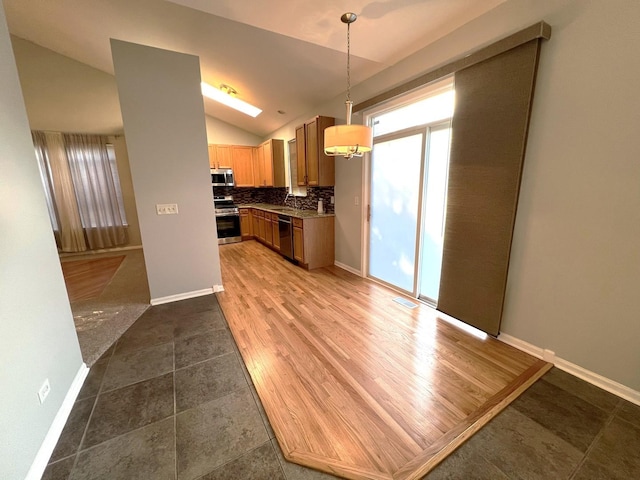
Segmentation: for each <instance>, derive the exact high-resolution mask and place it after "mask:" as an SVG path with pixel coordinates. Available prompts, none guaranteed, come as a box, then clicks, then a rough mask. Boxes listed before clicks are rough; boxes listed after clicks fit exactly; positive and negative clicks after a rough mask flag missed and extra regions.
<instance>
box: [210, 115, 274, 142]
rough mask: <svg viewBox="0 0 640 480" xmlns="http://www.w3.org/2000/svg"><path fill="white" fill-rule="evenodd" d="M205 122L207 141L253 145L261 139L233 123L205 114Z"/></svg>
mask: <svg viewBox="0 0 640 480" xmlns="http://www.w3.org/2000/svg"><path fill="white" fill-rule="evenodd" d="M205 121H206V122H207V143H219V144H222V145H248V146H250V147H253V146H255V145H260V143H261V142H262V139H261V138H260V137H259V136H257V135H254V134H253V133H249V132H247V131H245V130H242V129H240V128H238V127H234V126H233V125H229V124H228V123H225V122H223V121H222V120H218V119H217V118H214V117H210V116H209V115H205Z"/></svg>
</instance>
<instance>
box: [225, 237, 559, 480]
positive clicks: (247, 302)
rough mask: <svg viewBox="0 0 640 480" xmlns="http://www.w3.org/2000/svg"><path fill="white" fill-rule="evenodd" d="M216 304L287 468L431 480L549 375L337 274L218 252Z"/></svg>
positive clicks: (237, 251) (251, 253)
mask: <svg viewBox="0 0 640 480" xmlns="http://www.w3.org/2000/svg"><path fill="white" fill-rule="evenodd" d="M220 259H221V267H222V277H223V283H224V287H225V291H224V292H221V293H219V294H217V296H218V299H219V302H220V305H221V307H222V309H223V312H224V314H225V317H226V318H227V321H228V322H229V326H230V328H231V331H232V333H233V335H234V338H235V340H236V342H237V344H238V348H239V349H240V352H241V354H242V357H243V359H244V361H245V364H246V365H247V369H248V371H249V374H250V375H251V378H252V380H253V382H254V385H255V387H256V390H257V392H258V395H259V396H260V399H261V401H262V403H263V405H264V408H265V411H266V413H267V415H268V417H269V420H270V422H271V425H272V427H273V430H274V432H275V434H276V438H277V440H278V442H279V443H280V446H281V448H282V450H283V453H284V456H285V458H287V459H288V460H291V461H293V462H297V463H300V464H303V465H307V466H310V467H313V468H317V469H320V470H323V471H326V472H329V473H332V474H334V475H339V476H343V477H346V478H354V479H379V480H382V479H385V480H396V479H403V480H406V479H414V478H419V477H420V476H422V475H424V474H425V473H427V472H428V471H429V470H430V469H431V468H433V467H434V466H435V465H436V464H437V463H438V462H440V461H441V460H442V459H443V458H444V457H445V456H446V455H448V454H449V453H451V451H453V449H455V448H456V447H457V446H458V445H460V444H461V443H462V442H463V441H464V440H466V439H467V438H468V437H469V436H470V435H472V434H473V433H475V432H476V431H477V430H478V429H479V428H480V427H481V426H482V425H484V424H485V423H486V422H487V421H488V420H489V419H490V418H492V417H493V416H494V415H496V414H497V413H498V412H499V411H500V410H502V409H503V408H504V407H505V406H506V405H508V403H509V402H511V401H513V399H515V398H516V397H517V395H519V394H520V393H521V392H522V391H524V389H525V388H527V387H528V386H529V385H530V384H531V383H532V382H533V381H535V380H536V379H537V378H538V377H539V376H540V375H542V374H543V373H544V371H546V369H548V368H549V367H550V364H547V363H545V362H542V361H539V360H537V359H535V358H534V357H531V356H529V355H527V354H524V353H523V352H520V351H518V350H516V349H514V348H513V347H510V346H508V345H505V344H503V343H502V342H499V341H497V340H495V339H493V338H490V337H488V338H485V339H481V338H478V337H475V336H473V335H471V334H469V333H468V332H465V331H463V330H462V329H460V328H458V327H456V326H454V325H452V324H451V323H450V322H447V321H445V320H444V319H443V318H441V317H442V316H441V314H439V313H438V312H437V311H435V310H433V309H431V308H429V307H427V306H425V305H420V306H419V307H418V308H415V309H407V308H406V307H403V306H402V305H400V304H398V303H396V302H393V298H395V297H397V296H398V294H397V292H393V291H391V290H389V289H388V288H386V287H384V286H381V285H378V284H376V283H373V282H370V281H368V280H366V279H362V278H360V277H357V276H356V275H353V274H351V273H349V272H346V271H345V270H342V269H340V268H337V267H327V268H321V269H317V270H312V271H307V270H304V269H302V268H299V267H296V266H294V265H292V264H290V263H289V262H287V261H285V260H284V259H283V258H282V257H281V256H279V255H278V254H276V253H274V252H272V251H270V250H268V249H267V248H265V247H263V246H261V245H259V244H257V243H256V242H253V241H249V242H242V243H238V244H230V245H222V246H220Z"/></svg>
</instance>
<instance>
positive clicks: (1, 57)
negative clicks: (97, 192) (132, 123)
mask: <svg viewBox="0 0 640 480" xmlns="http://www.w3.org/2000/svg"><path fill="white" fill-rule="evenodd" d="M0 84H1V85H2V88H0V171H1V172H2V174H1V175H0V205H2V213H0V232H1V233H0V252H2V253H1V254H0V319H1V320H0V325H1V326H2V335H0V386H1V387H0V388H1V389H2V394H0V478H3V479H7V480H18V479H23V478H25V476H26V474H27V472H28V470H29V468H30V466H31V464H32V463H33V461H34V459H35V457H36V454H37V452H38V450H39V449H40V446H41V444H42V442H43V439H44V438H45V435H46V434H47V432H48V430H49V428H50V426H51V424H52V422H53V420H54V418H55V416H56V414H57V413H58V410H59V409H60V407H61V405H62V403H63V400H64V398H65V395H66V393H67V392H68V390H69V388H70V386H71V384H72V381H73V380H74V378H75V376H76V374H77V373H78V371H79V370H80V369H81V368H83V363H82V358H81V356H80V347H79V346H78V339H77V337H76V332H75V327H74V324H73V317H72V315H71V308H70V306H69V301H68V297H67V292H66V289H65V285H64V280H63V278H62V271H61V269H60V262H59V260H58V254H57V251H56V246H55V241H54V239H53V234H52V231H51V224H50V223H49V216H48V214H47V208H46V205H45V200H44V192H43V189H42V183H41V181H40V174H39V171H38V166H37V163H36V159H35V154H34V150H33V144H32V142H31V135H30V133H29V124H28V122H27V115H26V111H25V107H24V103H23V101H22V93H21V91H20V84H19V81H18V74H17V71H16V65H15V61H14V56H13V52H12V50H11V41H10V39H9V33H8V30H7V25H6V20H5V15H4V9H3V6H2V2H1V0H0ZM46 378H48V379H49V381H50V383H51V393H50V394H49V396H48V398H47V399H46V401H45V403H44V404H43V405H40V403H39V401H38V397H37V392H38V389H39V388H40V386H41V385H42V383H43V382H44V380H45V379H46Z"/></svg>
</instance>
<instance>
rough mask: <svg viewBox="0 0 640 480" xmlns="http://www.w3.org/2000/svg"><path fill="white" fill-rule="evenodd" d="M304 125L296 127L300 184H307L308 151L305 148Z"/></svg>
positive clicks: (297, 177) (297, 178) (298, 178)
mask: <svg viewBox="0 0 640 480" xmlns="http://www.w3.org/2000/svg"><path fill="white" fill-rule="evenodd" d="M305 141H306V140H305V135H304V125H300V126H299V127H298V128H296V165H297V174H296V181H297V182H298V185H306V184H307V153H306V149H305Z"/></svg>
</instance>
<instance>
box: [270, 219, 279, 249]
mask: <svg viewBox="0 0 640 480" xmlns="http://www.w3.org/2000/svg"><path fill="white" fill-rule="evenodd" d="M271 230H272V231H273V248H275V249H276V250H280V224H279V223H278V215H277V214H275V213H272V214H271Z"/></svg>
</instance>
